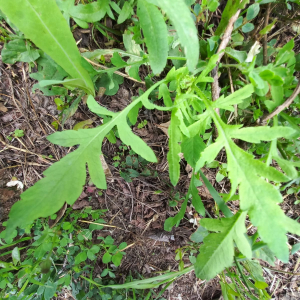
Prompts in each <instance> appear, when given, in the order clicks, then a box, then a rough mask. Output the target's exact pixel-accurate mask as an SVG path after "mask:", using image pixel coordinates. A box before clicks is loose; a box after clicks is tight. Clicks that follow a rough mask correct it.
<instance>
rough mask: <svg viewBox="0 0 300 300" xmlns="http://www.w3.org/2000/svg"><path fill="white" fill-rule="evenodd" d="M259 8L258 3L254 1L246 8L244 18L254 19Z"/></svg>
mask: <svg viewBox="0 0 300 300" xmlns="http://www.w3.org/2000/svg"><path fill="white" fill-rule="evenodd" d="M259 9H260V6H259V4H258V3H254V4H252V5H250V6H249V7H248V9H247V15H246V19H247V20H248V21H250V20H252V19H254V18H255V17H256V16H257V15H258V13H259Z"/></svg>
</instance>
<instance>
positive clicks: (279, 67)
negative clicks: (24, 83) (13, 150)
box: [0, 0, 300, 299]
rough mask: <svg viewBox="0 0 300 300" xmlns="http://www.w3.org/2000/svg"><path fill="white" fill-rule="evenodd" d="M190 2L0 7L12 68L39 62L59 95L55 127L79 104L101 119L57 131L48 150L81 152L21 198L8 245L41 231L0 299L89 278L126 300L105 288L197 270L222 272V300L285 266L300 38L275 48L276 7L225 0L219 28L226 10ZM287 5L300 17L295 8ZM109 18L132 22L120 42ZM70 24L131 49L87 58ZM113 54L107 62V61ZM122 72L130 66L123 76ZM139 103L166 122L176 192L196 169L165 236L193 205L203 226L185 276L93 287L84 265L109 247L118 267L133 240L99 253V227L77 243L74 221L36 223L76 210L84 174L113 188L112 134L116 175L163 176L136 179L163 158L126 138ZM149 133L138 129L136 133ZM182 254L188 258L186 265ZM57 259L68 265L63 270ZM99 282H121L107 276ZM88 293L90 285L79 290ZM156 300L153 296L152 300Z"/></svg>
mask: <svg viewBox="0 0 300 300" xmlns="http://www.w3.org/2000/svg"><path fill="white" fill-rule="evenodd" d="M195 2H196V1H184V0H176V1H172V3H171V2H170V1H166V0H161V1H156V0H138V1H109V0H101V1H100V0H98V1H91V2H89V3H88V2H87V1H82V3H79V4H78V5H74V1H73V0H70V1H68V0H67V1H63V0H56V1H54V0H48V1H38V0H26V1H24V0H11V1H5V0H0V9H1V11H2V13H3V17H4V19H5V21H6V22H7V23H8V24H9V25H10V26H11V27H12V28H18V29H16V33H17V34H16V35H15V36H11V37H10V38H9V39H8V40H7V41H8V42H7V43H6V45H5V47H4V49H3V51H2V58H3V61H4V62H6V63H14V62H16V61H23V62H27V63H29V64H33V62H34V61H36V63H37V65H38V71H37V72H35V73H32V74H31V77H32V78H34V79H36V80H38V84H36V85H35V86H34V88H35V89H40V90H41V91H42V92H43V93H44V94H45V95H48V96H58V95H59V96H60V97H59V98H56V99H55V103H56V105H57V109H58V110H60V111H61V115H60V119H59V120H57V121H55V123H53V126H54V128H55V129H56V130H58V129H60V128H59V125H60V126H61V128H64V127H63V126H64V124H65V122H66V120H67V119H68V118H69V117H70V116H72V115H73V114H74V113H75V111H76V109H77V107H78V104H79V103H80V101H86V104H87V106H88V108H89V110H90V111H91V112H92V113H94V115H95V117H97V118H101V119H102V124H101V125H100V126H98V127H96V128H85V126H86V125H88V124H81V125H80V126H77V128H74V129H75V130H62V131H59V132H55V133H54V134H52V135H50V136H48V140H49V141H50V142H51V143H53V144H57V145H60V146H63V147H74V148H75V150H74V151H72V152H71V153H69V154H68V155H66V156H65V157H63V158H62V159H61V160H60V161H58V162H56V163H54V164H53V165H52V166H51V167H49V168H48V169H47V170H46V171H45V172H44V175H45V177H44V178H42V179H41V180H40V181H38V182H37V183H36V184H35V185H34V186H32V187H30V188H29V189H27V190H26V191H25V192H24V193H22V194H21V201H19V202H17V203H16V204H14V206H13V207H12V209H11V211H10V214H9V219H8V221H7V224H6V230H5V231H4V232H2V233H1V237H2V238H3V239H4V240H5V241H6V242H7V243H8V245H7V246H9V245H11V244H12V243H13V238H15V237H16V236H17V234H18V231H19V233H20V230H21V231H22V230H26V233H27V234H29V232H30V231H29V228H30V226H31V224H35V225H34V227H33V228H32V229H33V230H34V235H35V237H36V238H35V240H36V241H35V242H34V243H33V244H32V245H31V246H30V247H29V248H28V249H29V250H28V251H27V253H26V257H25V258H24V259H21V256H20V254H18V253H20V252H19V251H20V249H19V248H17V247H16V248H14V249H13V250H12V254H13V255H12V259H13V262H12V263H4V262H3V263H2V264H3V265H2V267H3V268H4V269H2V274H5V277H4V279H3V280H2V281H1V286H3V289H4V291H3V295H4V297H6V298H7V296H8V295H14V296H13V297H15V299H18V296H19V295H31V294H38V295H43V297H44V299H50V298H51V297H52V296H53V295H54V293H55V292H56V290H57V288H58V287H59V288H61V287H63V286H67V287H70V286H71V289H74V290H78V288H77V287H76V286H74V287H73V286H72V284H71V282H73V281H72V279H73V278H75V279H76V278H79V277H80V278H83V279H84V280H85V282H89V283H90V284H92V285H93V287H95V288H96V290H97V291H99V295H101V297H102V298H101V299H118V298H117V297H115V296H116V295H117V294H115V295H114V296H113V297H111V298H108V296H107V298H105V297H106V296H103V295H105V288H109V289H113V290H114V289H116V290H118V289H127V288H133V289H149V288H154V287H157V286H159V285H162V284H166V283H167V285H166V286H168V284H170V283H171V282H172V281H173V280H175V279H176V278H178V277H179V276H181V275H183V274H186V273H188V272H190V271H194V272H195V274H196V276H197V277H198V278H200V279H202V280H209V279H212V278H214V277H215V276H217V275H218V274H219V278H220V284H221V288H222V292H223V296H224V299H235V297H238V298H239V299H269V298H270V296H269V295H268V293H267V291H266V288H267V283H266V282H265V280H264V278H263V276H262V267H261V266H260V265H259V263H258V262H257V260H256V259H261V260H264V261H267V262H268V263H270V264H273V263H274V260H275V257H276V258H278V259H279V260H281V261H282V262H284V263H287V262H288V261H289V255H290V250H289V247H288V245H287V236H286V234H287V233H292V234H296V235H300V224H299V222H298V221H296V220H293V219H291V218H289V217H288V216H286V215H285V214H284V212H283V210H282V209H281V208H280V206H279V205H278V204H279V203H281V202H282V201H283V197H282V193H288V194H292V193H294V194H295V195H296V196H297V194H298V192H299V189H298V184H299V177H300V176H299V171H298V168H299V167H300V160H299V155H298V154H299V140H298V139H299V136H300V130H299V117H298V113H299V93H300V84H299V81H298V79H297V77H296V72H299V71H300V66H299V61H300V57H299V54H298V55H296V54H295V52H294V50H293V49H294V46H295V38H292V39H290V41H289V42H287V43H286V44H284V45H282V46H280V47H275V46H274V45H276V40H275V39H271V40H270V41H269V40H268V39H267V36H268V34H269V33H270V32H271V30H272V28H273V27H274V25H275V24H276V22H277V19H276V18H272V20H268V19H269V17H270V9H271V6H272V5H273V4H274V3H275V1H255V2H253V1H252V2H251V3H250V5H249V1H246V0H244V1H235V0H233V1H227V2H226V5H225V7H222V9H223V13H222V16H221V19H220V22H219V24H218V25H216V24H214V23H211V24H210V20H211V16H212V14H213V13H214V12H215V11H216V10H217V8H218V7H219V5H220V3H219V2H218V1H215V0H207V1H206V0H205V1H202V2H201V4H200V3H198V2H197V3H195ZM76 3H77V2H76ZM278 5H285V7H287V9H292V8H293V6H295V7H298V8H299V6H298V5H299V3H298V1H286V2H285V3H284V4H282V3H279V4H278ZM20 7H22V9H20ZM262 10H264V11H265V14H266V15H265V23H264V24H262V26H261V27H258V26H257V27H255V25H254V23H253V22H254V20H255V18H256V17H257V16H258V14H259V13H260V12H261V11H262ZM49 12H51V14H49ZM105 16H109V18H111V19H112V20H115V21H116V22H117V24H124V25H129V26H127V29H126V30H125V31H124V32H122V33H121V32H120V31H118V30H115V29H112V28H108V27H107V26H105V24H102V23H101V22H100V21H101V20H102V19H103V18H105ZM70 19H73V20H74V22H75V23H76V25H75V26H79V27H81V28H88V27H89V26H91V27H92V32H94V30H98V31H100V32H101V33H102V34H103V35H104V36H106V37H107V38H108V40H110V41H112V40H113V39H114V38H112V37H111V36H114V37H116V36H117V37H118V38H119V39H122V40H123V43H124V49H115V48H110V49H97V50H94V51H85V50H84V51H82V53H80V52H79V50H78V48H77V45H76V42H75V40H74V38H73V36H72V32H71V31H70V27H69V25H70ZM195 22H197V23H199V22H202V25H203V30H202V32H199V31H197V27H196V26H195ZM89 24H90V25H89ZM19 30H20V31H19ZM21 32H23V33H24V36H23V35H22V33H21ZM111 33H113V35H111ZM208 33H209V34H208ZM252 33H253V35H251V34H252ZM260 41H262V43H263V46H261V44H260ZM112 42H113V41H112ZM37 47H38V48H37ZM16 49H18V51H16ZM107 55H109V56H110V65H109V66H108V67H107V66H103V63H105V56H107ZM141 66H142V67H143V68H146V69H148V71H149V74H148V75H147V76H146V77H145V79H144V81H142V80H141V78H140V74H139V69H140V68H141ZM150 68H151V70H150ZM119 69H125V73H120V72H119V71H118V70H119ZM224 74H225V75H224ZM124 77H127V78H129V79H130V80H132V81H135V82H140V83H143V84H144V85H145V86H146V87H147V89H146V90H145V91H142V90H140V95H139V96H138V97H136V98H135V99H134V100H133V101H132V102H131V103H130V104H129V105H128V106H127V107H125V108H124V109H123V110H122V111H119V112H113V111H111V110H108V109H107V108H106V107H104V106H102V105H100V104H99V103H98V102H97V101H96V100H95V98H96V95H98V93H100V94H101V95H103V94H106V95H114V94H116V92H117V91H118V88H119V85H120V84H122V83H123V80H124ZM69 91H71V92H72V94H70V93H69ZM142 107H144V108H145V109H148V110H154V109H156V110H158V111H166V112H169V114H170V124H169V128H168V138H169V144H168V145H169V152H168V154H167V159H168V165H169V177H170V182H171V184H172V185H173V186H176V185H177V183H178V181H179V178H180V172H181V168H180V161H181V160H182V159H184V160H185V161H186V162H187V164H188V165H189V166H190V167H191V176H190V184H189V189H188V192H187V194H186V195H185V197H184V198H183V199H182V198H180V197H178V196H174V199H173V200H172V201H171V203H170V204H171V206H172V205H175V206H176V205H177V204H178V203H181V207H180V210H179V212H178V213H177V214H176V215H175V216H173V217H170V218H168V219H167V220H166V221H165V224H164V229H165V230H166V231H171V230H172V228H173V227H174V226H178V225H179V223H180V221H181V220H182V219H183V218H184V215H185V211H186V208H187V205H188V204H189V203H191V204H192V206H193V208H194V210H195V212H196V213H197V214H198V215H199V216H200V217H199V219H200V222H198V221H197V220H196V225H197V226H198V229H197V231H196V232H195V233H194V234H193V237H192V240H193V244H192V245H189V246H188V247H185V248H181V249H178V250H177V253H176V259H177V260H178V261H179V271H178V272H170V273H165V274H163V275H160V276H158V277H155V278H150V279H143V280H140V281H133V282H129V283H125V284H123V285H116V284H107V285H106V287H104V284H103V283H104V282H102V281H101V280H100V281H98V280H96V279H97V278H96V279H95V278H93V274H92V271H91V270H89V276H84V275H86V274H85V273H87V270H88V269H89V268H91V266H89V265H85V266H84V267H81V266H80V264H81V263H82V262H84V261H85V260H86V259H89V260H94V259H96V254H98V253H99V252H102V253H103V256H102V261H103V263H107V264H108V263H111V262H112V263H113V264H114V265H115V266H117V265H118V264H119V263H120V260H121V258H122V255H123V252H122V249H124V248H125V247H126V245H120V246H119V248H117V246H114V245H113V240H112V239H108V238H106V239H104V240H102V241H101V242H100V243H99V245H97V244H94V245H92V243H91V241H90V239H91V234H92V233H91V230H93V229H92V228H93V226H100V225H93V224H91V225H89V229H82V231H81V233H80V234H78V235H77V236H76V239H75V241H74V240H73V239H72V238H70V236H69V235H70V234H72V233H73V232H74V230H77V231H78V230H80V229H79V228H78V227H77V226H78V225H77V223H76V224H75V223H72V222H70V221H66V220H65V222H60V223H59V224H57V226H56V227H54V228H49V227H47V223H45V221H35V220H36V219H38V218H47V217H49V216H51V215H53V214H55V213H56V212H57V211H58V210H59V209H61V207H62V206H63V205H64V203H65V202H66V203H67V204H69V205H72V204H73V203H74V202H75V201H76V200H77V199H78V197H79V196H80V194H81V192H82V189H83V185H84V184H85V181H86V168H87V169H88V172H89V175H90V178H91V181H92V182H93V183H94V184H95V186H96V187H97V188H99V189H106V186H107V185H106V179H105V174H104V170H103V167H102V165H101V160H100V155H101V154H102V152H101V147H102V143H103V141H104V139H106V138H107V139H108V140H109V141H110V142H112V143H115V142H116V140H117V139H120V140H121V141H122V143H123V144H122V146H120V147H119V149H120V152H118V153H116V155H115V157H114V160H115V163H114V166H115V167H121V168H123V170H122V171H121V176H122V177H123V178H124V179H125V180H126V181H128V182H130V180H131V178H134V177H137V176H140V175H144V176H150V175H154V176H155V174H151V172H148V171H149V170H148V171H147V170H146V171H145V174H143V172H141V170H140V168H141V167H142V166H144V162H152V163H155V162H157V158H156V155H155V153H154V152H153V150H152V149H151V148H150V147H149V146H148V145H147V144H146V143H145V142H144V141H143V140H142V139H141V138H140V137H138V136H137V135H135V134H134V133H133V131H132V129H131V126H133V125H135V124H137V119H138V114H139V110H140V109H141V108H142ZM146 125H147V122H145V121H142V122H138V125H137V127H138V128H143V127H144V126H146ZM87 127H88V126H87ZM125 152H126V155H125ZM220 152H222V154H223V155H226V163H222V164H220V163H219V162H218V161H216V157H217V156H218V154H219V153H220ZM121 157H122V159H123V161H122V159H121ZM124 158H125V160H124ZM204 167H208V168H216V169H217V176H216V181H217V182H220V181H222V180H226V179H228V180H229V181H230V185H231V190H230V192H229V193H228V194H221V195H220V194H219V193H218V192H217V191H216V190H215V189H214V187H213V186H212V184H211V183H210V182H209V181H208V179H207V178H206V177H205V175H204V174H203V168H204ZM202 182H203V183H204V184H205V186H206V187H207V189H208V190H209V191H210V193H211V195H212V197H213V199H214V201H215V203H216V213H217V215H218V217H217V218H212V217H209V216H210V215H209V214H208V212H207V211H206V209H205V206H204V205H203V203H202V201H201V198H200V196H199V193H198V190H197V187H198V186H200V185H201V184H202ZM182 200H183V201H182ZM231 200H239V210H238V211H234V212H233V211H231V210H230V209H229V207H228V205H227V204H228V203H227V202H229V201H231ZM297 201H298V200H297ZM295 203H296V204H297V203H298V202H295ZM24 212H26V213H24ZM68 212H69V214H70V217H71V218H72V213H71V212H70V211H68ZM86 213H87V212H86ZM93 213H94V214H95V212H93ZM93 213H92V214H93ZM73 214H74V213H73ZM66 216H68V214H67V215H66ZM92 217H93V219H98V217H94V216H92ZM65 218H66V217H65ZM73 218H75V217H73ZM80 218H83V217H82V216H80ZM42 220H43V219H42ZM44 220H45V219H44ZM246 221H247V222H248V224H249V223H250V224H251V225H252V226H253V227H254V228H255V229H256V230H255V233H254V234H249V235H248V234H247V232H248V230H247V227H246V225H245V222H246ZM34 222H35V223H34ZM96 223H103V220H100V221H99V220H97V222H96ZM91 227H92V228H91ZM94 229H97V228H94ZM58 232H60V233H59V234H58ZM86 235H88V236H86ZM42 241H45V242H43V243H42ZM62 241H63V242H62ZM62 243H63V244H65V245H67V244H73V246H72V247H73V248H72V249H73V250H74V253H72V254H70V253H71V251H73V250H71V248H70V249H69V250H67V251H69V252H68V253H66V251H65V250H66V249H64V248H63V247H64V246H62ZM45 245H47V246H45ZM76 247H77V248H76ZM75 248H76V249H75ZM295 249H297V247H295V248H294V250H295ZM76 251H78V254H76V253H77V252H76ZM295 251H297V250H295ZM184 255H188V256H189V258H190V262H191V266H189V267H186V268H185V267H184V263H183V260H182V258H183V256H184ZM64 256H65V257H66V258H67V259H70V260H71V263H72V265H71V269H67V268H66V267H65V266H64V261H63V260H62V258H63V257H64ZM57 261H60V262H61V264H60V267H57V265H56V263H55V262H57ZM3 270H4V271H3ZM44 273H45V274H49V276H48V275H45V274H44ZM102 275H103V277H105V276H110V277H111V278H112V277H114V273H113V272H112V270H111V269H109V267H108V268H107V269H105V270H104V271H103V273H102ZM102 275H101V276H102ZM225 276H226V278H230V281H231V282H230V283H229V282H228V281H226V279H225ZM16 282H17V283H18V288H17V286H16ZM79 282H80V281H79ZM166 286H165V288H166ZM29 289H30V290H29ZM28 290H29V291H28ZM25 291H26V293H25ZM82 291H85V290H84V289H82V290H81V291H80V292H79V294H80V293H83V292H82ZM93 291H94V290H93V289H92V290H91V291H90V293H94V292H93ZM103 293H104V294H103ZM16 295H18V296H16ZM92 295H94V294H91V296H92ZM91 296H89V297H91ZM117 296H119V295H117ZM120 296H121V295H120ZM150 296H151V293H150V294H147V296H146V297H147V298H148V299H149V298H150ZM24 297H25V296H24ZM12 299H13V298H12ZM24 299H26V298H24ZM78 299H83V298H80V297H79V296H78ZM95 299H96V298H95ZM99 299H100V298H99ZM120 299H121V298H120Z"/></svg>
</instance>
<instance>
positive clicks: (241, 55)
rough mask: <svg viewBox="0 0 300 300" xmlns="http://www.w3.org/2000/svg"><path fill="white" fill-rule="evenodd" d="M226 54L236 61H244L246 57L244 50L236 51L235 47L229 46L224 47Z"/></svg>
mask: <svg viewBox="0 0 300 300" xmlns="http://www.w3.org/2000/svg"><path fill="white" fill-rule="evenodd" d="M225 52H226V54H228V56H230V57H231V58H233V59H234V60H236V61H237V62H238V63H243V62H245V60H246V58H247V52H246V51H238V50H235V49H232V48H231V47H226V49H225Z"/></svg>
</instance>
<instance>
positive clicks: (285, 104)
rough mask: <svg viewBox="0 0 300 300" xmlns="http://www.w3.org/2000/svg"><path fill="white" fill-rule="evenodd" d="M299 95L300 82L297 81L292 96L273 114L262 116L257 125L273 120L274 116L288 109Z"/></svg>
mask: <svg viewBox="0 0 300 300" xmlns="http://www.w3.org/2000/svg"><path fill="white" fill-rule="evenodd" d="M299 93H300V80H299V82H298V84H297V86H296V88H295V90H294V92H293V94H292V95H291V96H290V97H289V98H288V99H287V100H286V101H285V102H284V103H283V104H281V105H279V106H278V107H277V108H276V109H275V110H274V111H273V112H271V113H270V114H268V115H266V116H264V117H263V118H262V119H261V120H259V122H258V123H261V124H263V123H265V122H266V121H268V120H270V119H271V118H273V117H274V116H276V115H278V114H279V113H280V112H282V111H283V110H284V109H286V108H288V107H289V106H290V105H291V104H292V103H293V101H294V100H295V98H296V97H297V96H298V95H299Z"/></svg>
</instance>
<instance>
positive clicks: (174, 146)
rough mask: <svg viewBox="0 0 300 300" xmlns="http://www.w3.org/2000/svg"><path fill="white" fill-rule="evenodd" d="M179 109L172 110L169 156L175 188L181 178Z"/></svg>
mask: <svg viewBox="0 0 300 300" xmlns="http://www.w3.org/2000/svg"><path fill="white" fill-rule="evenodd" d="M177 110H178V109H177V108H175V109H173V110H172V114H171V122H170V125H169V130H168V133H169V152H168V155H167V159H168V163H169V175H170V181H171V183H172V184H173V185H174V186H175V185H176V184H177V182H178V180H179V176H180V165H179V162H180V157H179V154H180V152H181V147H180V145H179V142H180V141H181V133H180V132H181V131H180V129H179V126H180V121H179V119H178V117H177V115H176V112H177Z"/></svg>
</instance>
